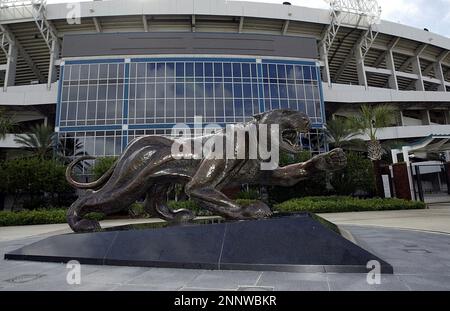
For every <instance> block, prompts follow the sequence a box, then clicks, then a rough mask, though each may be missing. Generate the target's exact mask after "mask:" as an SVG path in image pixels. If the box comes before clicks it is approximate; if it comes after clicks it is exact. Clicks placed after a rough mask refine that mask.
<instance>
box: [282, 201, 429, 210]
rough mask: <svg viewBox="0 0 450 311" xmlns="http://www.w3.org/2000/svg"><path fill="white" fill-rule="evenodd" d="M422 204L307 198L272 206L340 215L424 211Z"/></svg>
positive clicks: (423, 204)
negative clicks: (348, 213)
mask: <svg viewBox="0 0 450 311" xmlns="http://www.w3.org/2000/svg"><path fill="white" fill-rule="evenodd" d="M425 208H426V205H425V203H422V202H415V201H405V200H400V199H367V200H362V199H357V198H351V197H308V198H302V199H293V200H290V201H287V202H284V203H281V204H277V205H275V206H274V209H275V210H277V211H280V212H312V213H341V212H362V211H387V210H407V209H425Z"/></svg>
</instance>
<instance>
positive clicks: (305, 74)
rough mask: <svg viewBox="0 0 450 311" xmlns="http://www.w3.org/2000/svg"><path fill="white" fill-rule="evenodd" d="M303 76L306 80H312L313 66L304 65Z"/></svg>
mask: <svg viewBox="0 0 450 311" xmlns="http://www.w3.org/2000/svg"><path fill="white" fill-rule="evenodd" d="M303 77H304V79H305V80H311V67H310V66H303Z"/></svg>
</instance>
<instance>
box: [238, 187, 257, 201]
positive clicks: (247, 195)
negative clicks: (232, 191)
mask: <svg viewBox="0 0 450 311" xmlns="http://www.w3.org/2000/svg"><path fill="white" fill-rule="evenodd" d="M258 198H259V193H258V191H257V190H255V189H249V190H248V191H241V192H239V193H238V194H237V195H236V199H238V200H257V199H258Z"/></svg>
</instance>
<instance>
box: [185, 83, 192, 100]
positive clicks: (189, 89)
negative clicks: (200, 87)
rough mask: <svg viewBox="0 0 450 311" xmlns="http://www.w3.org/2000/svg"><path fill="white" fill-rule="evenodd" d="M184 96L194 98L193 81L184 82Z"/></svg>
mask: <svg viewBox="0 0 450 311" xmlns="http://www.w3.org/2000/svg"><path fill="white" fill-rule="evenodd" d="M186 98H194V83H186Z"/></svg>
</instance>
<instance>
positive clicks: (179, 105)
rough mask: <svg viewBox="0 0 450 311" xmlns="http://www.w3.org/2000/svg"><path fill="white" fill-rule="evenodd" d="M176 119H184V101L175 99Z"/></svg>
mask: <svg viewBox="0 0 450 311" xmlns="http://www.w3.org/2000/svg"><path fill="white" fill-rule="evenodd" d="M175 104H176V112H175V113H176V117H177V118H180V117H181V118H184V99H177V100H176V102H175Z"/></svg>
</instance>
